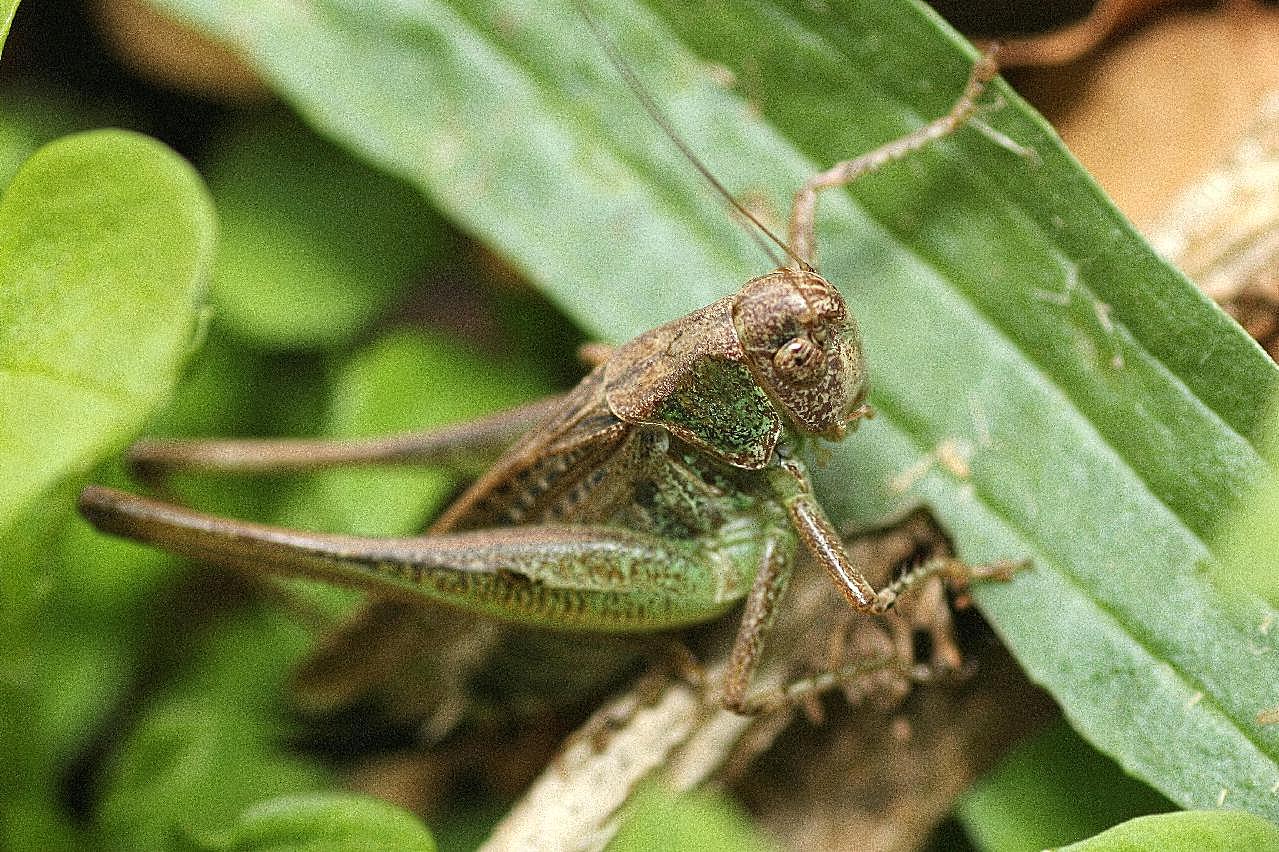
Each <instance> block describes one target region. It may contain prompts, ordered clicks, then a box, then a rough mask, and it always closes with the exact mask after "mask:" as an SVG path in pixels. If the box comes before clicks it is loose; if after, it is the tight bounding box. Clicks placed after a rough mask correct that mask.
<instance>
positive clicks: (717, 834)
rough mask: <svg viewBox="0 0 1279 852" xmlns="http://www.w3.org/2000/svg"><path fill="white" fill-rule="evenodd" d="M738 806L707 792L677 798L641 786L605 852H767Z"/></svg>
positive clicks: (653, 785) (653, 786)
mask: <svg viewBox="0 0 1279 852" xmlns="http://www.w3.org/2000/svg"><path fill="white" fill-rule="evenodd" d="M776 848H777V847H776V846H774V845H773V844H772V843H770V842H768V841H767V840H765V839H764V838H763V837H761V836H760V834H759V832H758V831H757V830H756V829H755V828H754V827H753V826H752V825H751V822H750V817H749V816H748V815H747V814H746V812H745V811H743V810H742V808H741V805H739V804H737V803H736V802H734V801H733V800H732V799H730V798H728V797H727V796H725V795H724V794H723V793H717V792H714V791H709V790H699V791H693V792H690V793H684V794H677V793H674V792H672V791H671V790H670V789H669V788H667V787H664V786H663V785H662V784H660V783H657V782H653V783H649V784H647V785H645V786H644V787H643V788H641V789H640V791H639V792H638V793H637V794H636V795H635V797H634V798H633V799H632V801H631V803H630V805H629V806H628V808H627V812H626V814H625V818H624V820H623V822H622V825H621V827H620V828H619V829H618V831H617V834H616V835H614V837H613V840H612V842H611V843H609V845H608V852H647V850H652V849H662V850H665V852H772V850H774V849H776Z"/></svg>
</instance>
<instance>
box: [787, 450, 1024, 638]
mask: <svg viewBox="0 0 1279 852" xmlns="http://www.w3.org/2000/svg"><path fill="white" fill-rule="evenodd" d="M769 475H770V481H771V484H772V487H773V491H774V493H775V494H776V495H777V498H778V499H779V500H780V501H781V503H782V505H783V506H785V507H786V513H787V515H788V516H789V517H790V521H791V524H792V525H793V526H794V528H795V531H796V532H797V533H798V534H799V539H800V541H801V542H803V544H804V547H805V549H807V550H808V552H809V553H810V554H812V556H813V558H814V559H816V560H817V563H818V564H819V565H821V566H822V568H824V569H825V570H826V573H827V574H829V575H830V578H831V580H832V582H834V583H835V587H836V588H838V589H839V590H840V592H842V593H843V595H844V597H845V598H846V599H847V600H848V602H849V603H850V604H851V605H852V607H853V609H855V610H857V611H858V612H866V613H872V614H876V615H877V614H879V613H883V612H886V611H887V610H888V609H890V608H891V607H892V605H893V604H894V603H895V602H896V601H897V598H898V597H899V596H900V595H902V594H903V593H905V592H906V591H908V590H910V589H911V588H913V587H915V586H917V585H919V584H920V583H922V582H924V581H925V580H927V579H928V578H929V577H931V576H933V575H935V574H944V575H946V577H947V579H949V580H951V582H952V584H957V585H962V584H966V583H968V582H971V581H973V580H988V579H995V580H1010V579H1012V575H1013V574H1014V573H1015V572H1016V571H1019V570H1021V569H1023V568H1027V567H1029V564H1030V563H1029V562H1026V561H1019V562H1018V561H1002V562H994V563H991V564H989V565H972V566H970V565H967V564H965V563H963V562H961V561H959V560H958V559H953V558H945V559H933V560H929V561H928V562H925V563H924V564H922V565H920V566H918V567H917V568H914V569H912V570H911V571H908V572H907V573H905V574H903V575H902V576H901V577H900V578H898V579H897V580H895V581H894V582H892V583H889V584H888V585H887V586H885V587H884V588H883V589H881V590H880V591H875V588H874V586H872V585H871V584H870V583H869V582H868V581H867V580H866V577H865V576H864V575H863V574H862V571H861V569H860V568H858V567H857V566H856V565H855V564H854V563H853V560H852V559H851V558H850V557H849V555H848V549H847V548H846V547H845V546H844V539H843V537H842V536H840V534H839V533H838V532H836V530H835V527H834V525H833V524H831V522H830V519H829V518H827V517H826V512H825V510H823V509H822V507H821V504H820V503H818V502H817V498H816V497H814V496H813V486H812V483H811V481H810V480H809V478H808V472H807V470H805V468H804V465H803V463H802V462H801V461H799V460H798V459H796V458H794V457H790V456H782V455H781V454H780V453H779V456H778V459H777V462H776V464H775V465H774V466H773V467H772V468H770V470H769Z"/></svg>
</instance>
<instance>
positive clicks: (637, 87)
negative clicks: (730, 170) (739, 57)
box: [574, 0, 813, 272]
mask: <svg viewBox="0 0 1279 852" xmlns="http://www.w3.org/2000/svg"><path fill="white" fill-rule="evenodd" d="M574 5H575V6H577V10H578V12H580V13H581V15H582V17H583V18H584V19H585V20H586V25H587V26H588V27H590V29H591V32H592V33H594V34H595V39H596V41H598V42H599V44H600V46H601V47H603V48H604V52H605V54H607V55H608V61H609V62H610V63H611V64H612V66H613V67H614V68H615V69H616V70H617V73H618V74H620V75H621V77H622V79H623V80H624V81H625V82H626V85H627V88H629V89H630V90H631V92H632V93H633V94H634V95H635V97H636V98H637V99H638V100H639V102H640V104H641V105H642V106H643V107H644V111H645V112H647V113H648V115H649V118H651V119H653V122H654V123H655V124H656V125H657V126H658V127H660V128H661V129H662V132H663V133H665V134H666V136H667V138H669V139H670V140H671V142H673V143H675V147H676V148H678V149H679V152H680V153H681V154H683V155H684V158H685V159H687V160H688V161H689V162H690V163H692V164H693V168H695V169H697V171H698V172H700V173H701V175H702V177H704V178H706V182H707V183H709V184H710V185H711V186H712V187H714V189H715V191H716V192H718V193H719V194H720V195H722V196H724V198H725V199H726V200H727V201H728V203H729V204H731V205H732V206H733V209H734V210H736V211H737V213H738V215H740V216H741V217H742V218H743V219H745V220H746V221H747V222H750V223H751V224H752V225H754V226H755V227H756V228H758V229H759V231H760V233H762V234H763V235H764V236H765V237H767V238H768V240H769V241H770V242H772V243H773V244H774V245H776V246H777V247H778V248H780V249H781V250H782V251H783V252H785V253H786V256H787V257H789V258H791V259H792V260H794V261H795V262H796V263H798V264H799V266H800V268H801V269H806V270H809V271H810V272H811V271H812V269H813V268H812V267H811V266H810V265H809V264H808V261H806V260H804V258H802V257H800V256H799V255H798V254H796V253H795V250H794V249H792V248H791V247H790V246H789V245H787V243H786V242H785V241H783V240H782V239H781V238H780V237H778V236H777V235H776V234H774V233H773V232H772V231H770V230H769V229H768V228H767V227H766V226H765V225H764V223H763V222H761V221H759V219H757V218H756V217H755V214H754V213H752V212H751V211H750V210H748V209H746V206H745V205H744V204H742V203H741V202H740V201H738V200H737V197H736V196H734V195H733V193H731V192H729V191H728V189H727V188H726V187H725V186H724V184H722V183H720V182H719V179H718V178H716V177H715V175H713V174H711V170H710V169H709V168H707V167H706V164H705V163H703V162H702V161H701V159H700V158H699V157H698V156H697V155H696V154H694V153H693V149H692V148H690V147H688V143H687V142H685V141H684V140H683V138H682V137H680V135H679V133H678V132H677V131H676V130H675V126H674V125H673V124H672V123H671V120H670V118H668V117H667V115H666V113H664V112H663V111H662V108H661V107H660V106H659V105H658V103H657V101H656V100H655V99H654V98H653V96H652V95H651V94H649V92H648V89H646V88H645V87H644V84H643V83H641V82H640V79H639V77H637V76H636V74H635V72H634V71H633V70H631V66H630V65H629V64H627V62H626V59H625V57H623V56H622V52H621V50H619V49H618V47H617V44H616V43H615V42H614V41H613V39H612V38H611V37H610V36H609V34H608V33H607V32H606V31H605V29H604V27H603V26H602V25H601V24H600V22H599V20H598V19H597V18H596V17H595V15H594V13H593V12H591V10H590V9H588V8H587V6H586V0H574ZM769 254H770V255H771V254H772V252H769ZM774 259H776V258H774ZM778 265H779V266H780V265H781V264H778Z"/></svg>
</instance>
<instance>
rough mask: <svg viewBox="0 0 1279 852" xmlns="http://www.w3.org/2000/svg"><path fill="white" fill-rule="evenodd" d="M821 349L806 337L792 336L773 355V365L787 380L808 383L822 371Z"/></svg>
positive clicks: (814, 379)
mask: <svg viewBox="0 0 1279 852" xmlns="http://www.w3.org/2000/svg"><path fill="white" fill-rule="evenodd" d="M823 360H824V359H823V358H822V349H821V347H820V346H818V345H817V344H816V343H814V342H813V341H811V340H809V339H808V338H807V337H792V338H791V339H790V340H788V341H786V344H785V345H783V346H782V348H781V349H778V350H777V353H776V354H775V355H773V366H774V367H776V368H777V372H778V374H779V375H780V376H781V377H782V378H783V379H786V380H787V381H791V382H795V383H797V384H808V383H810V382H814V381H816V380H817V378H818V376H819V375H820V374H821V371H822V361H823Z"/></svg>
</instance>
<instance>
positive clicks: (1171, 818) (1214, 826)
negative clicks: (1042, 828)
mask: <svg viewBox="0 0 1279 852" xmlns="http://www.w3.org/2000/svg"><path fill="white" fill-rule="evenodd" d="M1208 849H1211V850H1214V852H1257V850H1262V849H1279V826H1276V825H1275V824H1274V823H1272V822H1268V821H1266V820H1264V819H1262V818H1261V817H1259V816H1256V815H1255V814H1250V813H1245V812H1243V811H1183V812H1181V813H1175V814H1159V815H1156V816H1145V817H1137V818H1136V819H1131V820H1128V821H1127V822H1125V823H1122V824H1120V825H1117V826H1115V827H1114V828H1112V829H1109V830H1107V831H1104V832H1102V833H1101V834H1099V835H1097V836H1096V837H1090V838H1089V839H1087V840H1081V841H1080V842H1078V843H1072V844H1071V845H1069V846H1066V847H1064V848H1063V849H1062V852H1202V850H1208Z"/></svg>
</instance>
